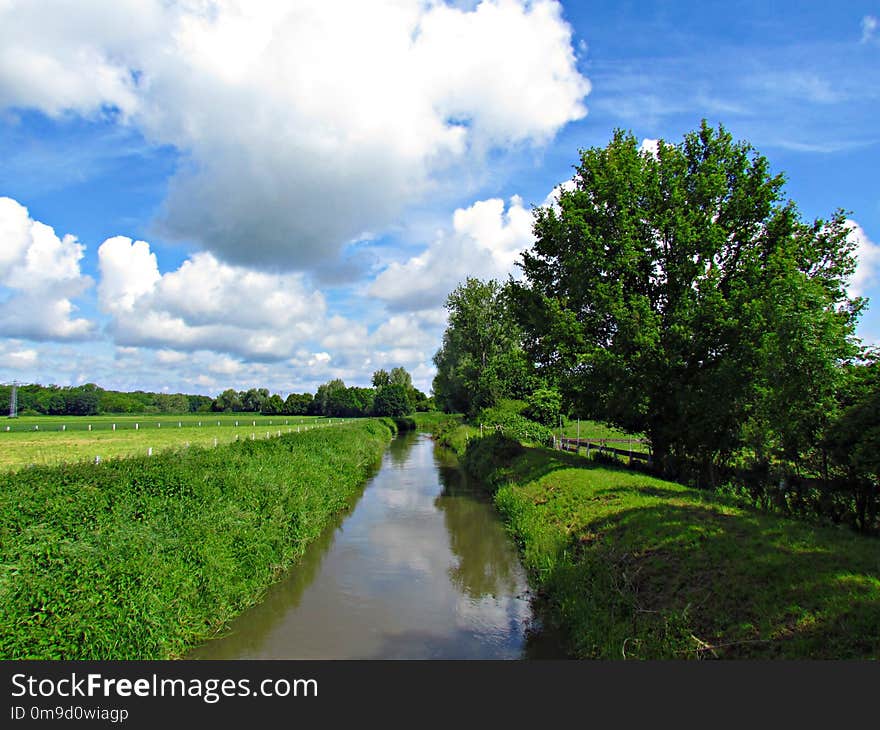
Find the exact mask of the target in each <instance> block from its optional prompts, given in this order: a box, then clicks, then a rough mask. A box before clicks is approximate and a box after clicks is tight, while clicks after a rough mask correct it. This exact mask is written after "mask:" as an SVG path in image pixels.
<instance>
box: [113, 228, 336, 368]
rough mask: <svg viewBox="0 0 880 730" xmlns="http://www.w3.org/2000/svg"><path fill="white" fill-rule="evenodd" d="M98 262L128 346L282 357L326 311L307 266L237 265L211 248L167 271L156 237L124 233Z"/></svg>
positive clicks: (117, 334)
mask: <svg viewBox="0 0 880 730" xmlns="http://www.w3.org/2000/svg"><path fill="white" fill-rule="evenodd" d="M98 266H99V268H100V271H101V280H100V283H99V285H98V302H99V304H100V306H101V309H102V310H103V311H104V312H106V313H107V314H109V315H110V316H111V323H110V326H109V332H110V334H111V336H112V337H113V340H114V342H115V343H116V344H117V345H121V346H128V347H132V346H146V347H154V348H161V349H170V350H183V351H193V350H212V351H215V352H223V353H229V354H233V355H237V356H240V357H245V358H253V359H257V360H260V359H264V360H278V359H282V358H284V357H288V356H289V355H290V353H291V352H292V351H293V348H294V347H295V346H296V345H297V344H299V343H300V342H302V341H305V340H308V339H309V338H312V337H315V336H316V335H317V333H319V332H320V331H321V328H322V326H323V322H324V319H325V315H326V304H325V302H324V297H323V295H322V294H321V293H320V292H317V291H312V290H310V289H308V288H307V287H306V286H305V283H304V279H303V276H302V275H301V274H268V273H263V272H258V271H253V270H250V269H246V268H243V267H238V266H231V265H229V264H224V263H221V262H220V261H218V260H217V259H216V258H215V257H214V256H213V255H212V254H210V253H207V252H201V253H196V254H195V255H193V256H192V258H189V259H187V260H185V261H184V262H183V263H182V264H181V265H180V266H179V267H178V268H177V269H176V270H174V271H170V272H167V273H165V274H162V273H160V272H159V267H158V264H157V261H156V256H155V254H153V253H152V252H151V251H150V246H149V244H148V243H146V242H145V241H132V240H131V239H130V238H126V237H124V236H116V237H114V238H109V239H107V240H106V241H105V242H104V243H102V244H101V246H100V248H99V249H98ZM160 358H162V359H164V360H165V361H166V362H170V361H169V359H168V358H169V356H168V355H160Z"/></svg>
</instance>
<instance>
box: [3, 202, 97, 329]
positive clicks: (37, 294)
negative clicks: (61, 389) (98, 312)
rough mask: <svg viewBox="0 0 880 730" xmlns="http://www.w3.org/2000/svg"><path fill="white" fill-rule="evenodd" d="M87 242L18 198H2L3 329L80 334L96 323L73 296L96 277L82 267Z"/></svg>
mask: <svg viewBox="0 0 880 730" xmlns="http://www.w3.org/2000/svg"><path fill="white" fill-rule="evenodd" d="M84 251H85V247H84V246H83V245H82V244H80V243H79V242H77V240H76V238H75V237H74V236H72V235H69V234H68V235H65V236H64V237H63V238H58V236H57V235H56V234H55V231H54V229H52V228H51V227H50V226H47V225H46V224H44V223H41V222H39V221H36V220H33V219H32V218H31V217H30V215H29V214H28V209H27V208H25V207H24V206H23V205H21V204H20V203H19V202H17V201H15V200H13V199H12V198H0V304H2V307H0V335H5V336H9V337H23V338H27V339H31V340H49V339H55V340H78V339H86V338H88V337H90V336H91V335H92V332H93V329H94V326H93V324H92V323H91V322H90V321H89V320H88V319H85V318H82V317H76V306H75V305H74V303H73V301H72V300H73V299H75V298H77V297H79V296H80V295H82V294H83V292H85V291H86V290H87V289H88V288H89V287H90V286H91V285H92V280H91V279H90V278H89V277H87V276H84V275H83V274H82V273H81V271H80V266H79V262H80V260H81V259H82V257H83V253H84Z"/></svg>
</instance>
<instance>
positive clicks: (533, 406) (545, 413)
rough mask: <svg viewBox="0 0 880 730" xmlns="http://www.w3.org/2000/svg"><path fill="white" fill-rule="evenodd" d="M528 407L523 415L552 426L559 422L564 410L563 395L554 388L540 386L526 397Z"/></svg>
mask: <svg viewBox="0 0 880 730" xmlns="http://www.w3.org/2000/svg"><path fill="white" fill-rule="evenodd" d="M526 404H527V405H526V409H525V410H524V411H523V415H524V416H525V417H526V418H528V419H530V420H532V421H537V422H538V423H541V424H543V425H545V426H550V427H551V428H552V427H553V426H555V425H557V424H558V423H559V414H560V413H561V411H562V396H561V395H560V394H559V391H558V390H556V389H552V388H538V390H536V391H535V392H534V393H532V394H531V395H530V396H529V397H528V398H526Z"/></svg>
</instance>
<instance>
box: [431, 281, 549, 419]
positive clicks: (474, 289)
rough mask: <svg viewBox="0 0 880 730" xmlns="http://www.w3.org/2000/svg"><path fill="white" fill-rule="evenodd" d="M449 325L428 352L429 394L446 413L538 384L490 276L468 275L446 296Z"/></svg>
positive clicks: (513, 394)
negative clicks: (436, 348)
mask: <svg viewBox="0 0 880 730" xmlns="http://www.w3.org/2000/svg"><path fill="white" fill-rule="evenodd" d="M446 309H447V310H448V312H449V324H448V326H447V328H446V331H445V332H444V334H443V344H442V346H441V348H440V350H439V351H438V352H437V353H436V354H435V355H434V364H435V365H436V366H437V375H436V377H435V378H434V384H433V389H434V398H435V400H436V402H437V404H438V406H440V407H441V408H442V409H443V410H445V411H447V412H450V413H470V414H473V413H476V412H477V411H479V410H480V409H482V408H486V407H490V406H493V405H495V404H496V403H497V402H498V401H499V400H500V399H502V398H520V397H524V396H525V395H526V394H528V393H530V392H532V391H533V390H534V389H535V388H536V387H538V385H539V382H538V381H537V379H536V377H535V374H534V372H533V369H532V367H531V365H530V363H529V361H528V359H527V358H526V355H525V353H524V352H523V350H522V348H521V347H520V339H521V333H520V330H519V327H518V325H517V324H516V322H515V321H514V319H513V316H512V315H511V314H510V311H509V305H508V298H507V295H506V292H505V289H504V288H503V287H502V286H501V285H500V284H499V283H498V282H497V281H494V280H491V281H487V282H482V281H480V280H478V279H472V278H468V279H467V280H466V281H465V283H464V284H461V285H459V286H458V287H456V289H455V291H453V292H452V293H451V294H450V295H449V297H448V298H447V300H446Z"/></svg>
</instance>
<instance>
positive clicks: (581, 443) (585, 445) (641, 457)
mask: <svg viewBox="0 0 880 730" xmlns="http://www.w3.org/2000/svg"><path fill="white" fill-rule="evenodd" d="M608 444H626V447H625V448H618V447H616V446H609V445H608ZM556 446H557V448H560V449H562V450H563V451H571V452H574V453H575V454H579V453H581V449H586V452H587V453H586V455H587V456H588V457H589V456H590V454H591V453H592V452H593V451H597V452H599V453H600V454H616V455H617V456H625V457H628V458H629V463H630V464H632V463H633V461H645V462H647V463H648V464H651V463H653V462H652V460H651V451H650V446H651V444H650V442H649V441H645V440H643V439H632V438H631V439H576V438H575V439H573V438H561V439H557V440H556ZM636 446H647V447H648V452H647V453H645V452H644V451H634V450H633V449H634V447H636Z"/></svg>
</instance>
